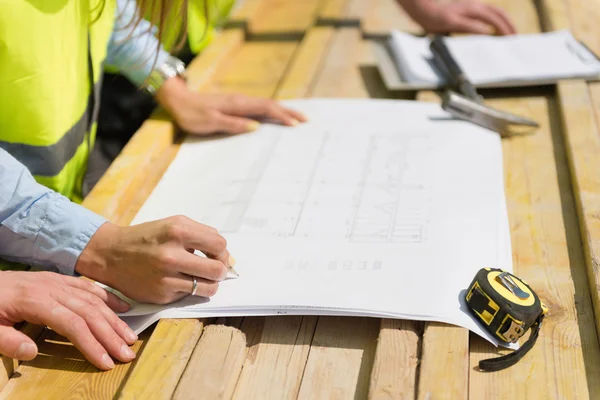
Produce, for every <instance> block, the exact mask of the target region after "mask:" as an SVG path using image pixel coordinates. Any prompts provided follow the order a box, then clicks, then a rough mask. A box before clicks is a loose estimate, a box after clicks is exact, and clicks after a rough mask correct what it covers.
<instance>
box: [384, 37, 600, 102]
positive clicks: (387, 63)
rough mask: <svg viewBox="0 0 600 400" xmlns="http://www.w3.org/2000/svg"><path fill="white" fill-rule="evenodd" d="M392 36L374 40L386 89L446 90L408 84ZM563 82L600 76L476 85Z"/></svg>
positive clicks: (599, 77) (435, 85) (494, 85)
mask: <svg viewBox="0 0 600 400" xmlns="http://www.w3.org/2000/svg"><path fill="white" fill-rule="evenodd" d="M390 41H391V35H389V34H388V35H386V36H384V37H381V38H379V39H376V40H373V46H372V47H373V52H374V55H375V59H376V62H377V69H378V70H379V74H380V75H381V77H382V79H383V83H384V84H385V86H386V88H387V89H388V90H389V91H391V92H398V91H419V90H441V89H444V88H445V85H444V84H443V83H425V82H408V81H407V80H406V79H405V78H403V77H402V74H401V72H400V70H399V69H398V67H397V66H396V63H395V62H394V58H393V55H392V49H391V46H390ZM578 42H579V43H580V44H581V45H582V46H583V47H585V48H586V49H587V50H588V51H589V52H590V53H591V54H592V55H593V56H594V57H595V58H596V59H598V60H599V61H600V57H598V55H597V54H596V53H594V52H593V51H592V50H591V49H590V48H589V47H588V46H586V45H585V43H583V42H582V41H580V40H578ZM562 80H585V81H586V82H596V81H600V74H598V75H596V76H592V77H587V78H578V77H575V78H560V79H556V78H551V79H547V78H544V79H531V80H527V81H524V80H515V81H504V82H491V83H484V84H475V83H473V86H475V88H476V89H502V88H515V87H534V86H548V85H554V84H556V83H557V82H558V81H562Z"/></svg>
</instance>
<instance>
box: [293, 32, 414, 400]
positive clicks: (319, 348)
mask: <svg viewBox="0 0 600 400" xmlns="http://www.w3.org/2000/svg"><path fill="white" fill-rule="evenodd" d="M370 46H371V45H370V43H369V42H366V41H363V40H362V38H361V33H360V30H359V29H356V28H341V29H338V30H337V32H336V33H335V35H334V38H333V42H332V47H331V51H330V52H329V53H328V55H327V58H326V62H325V64H324V65H323V69H322V71H321V72H320V74H319V77H318V78H317V80H316V82H315V85H314V89H313V90H312V92H311V96H313V97H359V98H360V97H379V98H384V97H390V93H389V92H388V91H387V90H386V89H385V86H384V84H383V82H382V81H381V77H380V76H379V74H378V72H377V70H376V68H375V59H374V56H373V52H372V49H371V47H370ZM381 328H383V329H382V330H381V334H380V333H379V330H380V329H381ZM416 337H417V335H416V334H415V331H414V329H413V324H412V323H409V322H406V321H391V320H384V321H380V320H378V319H369V318H346V319H345V318H323V317H321V318H319V321H318V325H317V331H316V333H315V337H314V339H313V343H312V347H311V350H310V354H309V359H308V362H307V366H306V370H305V372H304V378H303V381H302V386H301V389H300V393H299V397H300V398H311V397H314V398H365V397H366V396H367V395H368V394H369V391H370V392H371V397H377V398H379V397H380V395H381V394H385V393H386V390H388V393H389V389H390V387H391V388H392V389H394V390H396V389H398V390H396V392H394V393H398V392H400V391H401V389H400V388H399V386H400V385H402V384H404V383H410V384H412V385H413V387H414V382H415V376H416V364H417V363H416V362H415V357H414V356H415V354H417V353H418V344H417V340H415V338H416ZM374 338H378V343H379V345H378V346H377V350H376V347H375V346H376V343H375V341H374ZM376 351H377V355H375V352H376ZM375 357H376V358H375ZM392 360H393V363H394V368H392V369H388V366H389V364H387V363H388V362H392ZM374 361H375V364H373V362H374ZM373 365H375V366H374V367H373ZM371 368H373V372H372V373H371ZM398 377H401V378H402V379H397V378H398ZM411 379H412V383H411ZM369 388H371V389H369ZM413 393H414V390H413Z"/></svg>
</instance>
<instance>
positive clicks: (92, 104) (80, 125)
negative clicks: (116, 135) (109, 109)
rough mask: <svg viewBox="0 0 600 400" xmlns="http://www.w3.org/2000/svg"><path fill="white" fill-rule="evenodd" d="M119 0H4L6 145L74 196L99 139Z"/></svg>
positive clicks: (0, 27) (1, 52)
mask: <svg viewBox="0 0 600 400" xmlns="http://www.w3.org/2000/svg"><path fill="white" fill-rule="evenodd" d="M115 6H116V1H115V0H27V1H24V0H0V147H2V148H4V149H6V150H7V151H8V152H9V153H11V154H12V155H13V156H14V157H15V158H16V159H18V160H19V161H20V162H22V163H23V164H24V165H25V166H27V168H29V170H30V171H31V173H32V174H33V175H34V177H35V178H36V180H37V181H38V182H40V183H41V184H43V185H46V186H48V187H49V188H51V189H54V190H56V191H58V192H60V193H62V194H63V195H65V196H67V197H69V198H70V199H72V200H73V201H76V202H80V201H81V200H82V183H83V178H84V175H85V172H86V168H87V161H88V155H89V151H90V149H91V147H92V146H93V143H94V138H95V129H96V124H95V120H96V116H97V113H98V109H99V100H100V96H99V94H100V85H101V80H102V63H103V61H104V59H105V58H106V50H107V47H108V41H109V39H110V35H111V32H112V29H113V26H114V17H115Z"/></svg>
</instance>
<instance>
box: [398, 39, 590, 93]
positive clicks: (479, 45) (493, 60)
mask: <svg viewBox="0 0 600 400" xmlns="http://www.w3.org/2000/svg"><path fill="white" fill-rule="evenodd" d="M429 43H430V41H429V39H428V38H420V37H415V36H413V35H409V34H407V33H402V32H399V31H394V32H392V35H391V39H390V48H391V50H392V57H393V58H394V61H395V62H396V64H397V67H398V70H399V73H400V75H401V76H402V77H403V79H405V80H406V81H407V82H410V83H434V84H441V83H444V82H445V78H444V76H442V75H440V74H439V72H438V71H437V70H436V67H435V64H434V62H433V55H432V53H431V51H430V50H429ZM446 43H447V46H448V49H449V50H450V52H451V53H452V55H453V57H454V59H455V60H456V62H457V63H458V65H459V66H460V67H461V69H462V70H463V71H464V73H465V75H466V76H467V77H468V78H469V79H470V80H471V82H473V84H475V85H477V84H487V83H500V82H502V83H504V82H506V83H509V82H520V81H525V82H528V81H534V80H538V79H551V80H552V79H559V78H563V79H564V78H574V77H580V78H590V77H594V76H597V75H598V74H600V61H599V60H598V59H597V58H596V57H595V56H594V55H593V54H592V53H591V52H590V51H589V50H588V49H586V48H585V47H584V46H583V45H582V44H581V43H579V42H578V41H577V40H575V38H574V37H573V35H572V34H571V33H570V32H569V31H566V30H565V31H556V32H548V33H542V34H528V35H512V36H503V37H494V36H482V35H472V36H461V37H451V38H447V39H446Z"/></svg>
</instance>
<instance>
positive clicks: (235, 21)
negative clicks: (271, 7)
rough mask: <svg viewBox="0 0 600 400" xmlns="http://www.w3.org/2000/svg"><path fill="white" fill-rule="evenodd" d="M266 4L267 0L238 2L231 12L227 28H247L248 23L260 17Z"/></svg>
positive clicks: (243, 0)
mask: <svg viewBox="0 0 600 400" xmlns="http://www.w3.org/2000/svg"><path fill="white" fill-rule="evenodd" d="M265 2H266V0H242V1H236V4H235V6H234V8H233V9H232V10H231V14H229V18H228V19H227V26H233V27H241V26H247V24H248V21H251V20H252V19H254V17H256V15H258V13H259V12H260V11H261V9H262V7H263V6H264V4H263V3H265ZM238 3H239V4H238Z"/></svg>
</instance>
